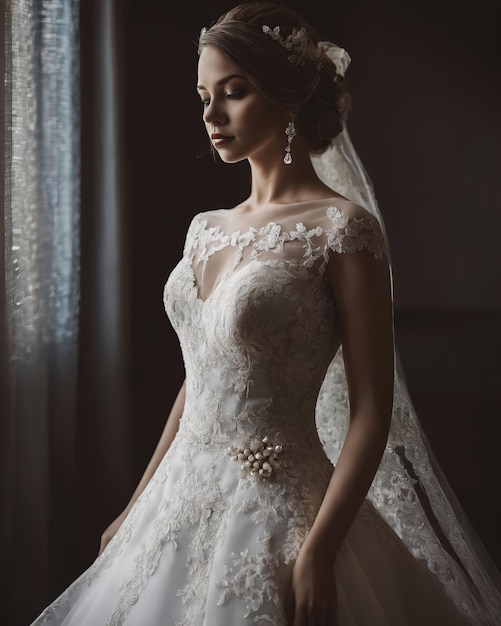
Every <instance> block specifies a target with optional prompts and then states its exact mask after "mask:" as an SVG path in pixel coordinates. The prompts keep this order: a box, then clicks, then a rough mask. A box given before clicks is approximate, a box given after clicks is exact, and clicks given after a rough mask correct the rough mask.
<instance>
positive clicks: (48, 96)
mask: <svg viewBox="0 0 501 626" xmlns="http://www.w3.org/2000/svg"><path fill="white" fill-rule="evenodd" d="M113 7H114V3H113V1H112V0H103V1H98V0H88V1H87V2H86V3H85V12H84V14H83V21H85V23H86V32H87V40H86V43H85V46H86V49H87V62H86V65H85V68H82V65H81V54H80V53H81V37H80V34H81V33H80V29H81V22H82V19H81V17H82V11H83V8H82V7H81V6H80V5H79V0H1V1H0V10H1V15H2V19H1V20H0V24H1V30H2V33H1V37H2V41H1V43H2V46H1V49H2V53H1V65H2V67H1V70H2V77H5V81H4V80H2V81H1V87H0V89H1V90H2V93H1V96H2V97H1V98H0V101H1V103H2V105H1V107H0V128H1V130H0V141H1V147H2V149H1V150H0V153H1V156H0V158H1V162H0V165H1V166H2V167H1V170H2V178H1V181H0V192H1V196H0V198H1V203H0V206H1V211H2V218H3V219H2V220H1V221H0V252H1V254H0V269H1V271H0V417H1V420H0V429H1V430H0V459H1V460H0V471H1V475H0V502H1V504H0V506H1V507H2V509H3V510H2V512H1V515H0V520H1V521H0V524H1V527H0V549H1V552H0V568H1V575H2V576H1V578H2V583H1V584H0V588H1V593H2V594H3V595H4V597H3V598H2V607H3V609H2V623H3V619H4V617H5V619H6V620H7V621H6V622H5V623H9V624H10V625H11V626H14V625H15V624H25V623H28V622H29V621H31V619H32V618H33V616H34V614H35V613H36V612H37V611H39V610H40V609H41V608H42V607H43V605H44V604H46V603H47V602H48V601H49V600H50V599H51V598H52V597H53V595H54V594H55V593H56V592H57V591H60V589H61V586H64V585H65V584H67V583H68V578H69V577H70V575H69V573H68V572H69V571H71V576H73V575H75V574H76V573H77V571H76V569H78V568H79V567H81V564H78V565H75V563H76V562H77V561H78V558H77V557H76V556H75V555H76V554H78V547H76V546H75V536H79V532H78V527H79V526H80V527H81V526H82V525H84V524H85V523H86V522H85V519H84V520H83V521H81V522H78V521H77V519H79V518H81V516H82V515H83V514H84V513H85V511H86V509H87V507H88V505H89V494H82V493H81V489H80V488H79V485H80V484H81V476H82V474H85V473H86V472H87V471H90V472H92V471H94V472H97V473H99V472H103V473H104V474H105V476H106V479H105V480H104V481H103V490H106V489H109V485H110V483H111V484H112V485H113V487H114V488H115V491H114V492H113V493H112V495H111V496H110V499H111V500H112V501H113V498H118V496H117V495H116V492H117V491H118V492H120V489H119V488H118V490H117V485H118V486H119V483H120V481H121V480H122V481H125V482H126V481H127V476H128V470H127V464H128V461H130V460H129V459H128V456H127V450H128V448H127V435H126V433H127V420H126V419H124V416H125V414H126V410H125V408H124V407H125V406H126V405H127V400H126V395H125V393H124V389H123V388H124V370H125V363H126V358H125V350H124V348H123V346H124V345H125V343H126V341H125V339H124V335H125V332H124V319H125V317H124V315H123V313H122V309H123V308H124V307H123V293H124V289H123V283H122V274H123V272H122V265H121V262H120V259H121V233H120V216H119V211H118V206H119V186H120V185H119V169H120V168H119V161H118V157H117V136H118V126H117V119H118V116H117V112H116V105H115V101H114V98H115V97H116V78H117V73H116V59H115V56H114V54H115V52H114V51H115V41H114V37H113V20H114V9H113ZM88 59H91V62H90V63H89V62H88ZM82 69H85V72H86V80H87V87H86V88H87V93H88V95H87V100H86V101H85V106H86V110H87V122H86V132H87V133H89V136H87V137H86V139H85V141H82V133H81V129H82V119H84V118H82V115H81V113H82V111H81V108H82V107H81V104H80V103H81V97H80V95H81V86H82V80H81V73H82V72H81V70H82ZM82 91H83V89H82ZM89 94H90V95H89ZM82 147H84V150H83V151H82ZM81 158H82V161H83V160H86V161H87V164H86V165H85V164H84V163H82V165H85V166H84V167H81V163H80V161H81ZM81 174H83V177H84V179H85V180H87V182H88V183H89V184H88V185H87V187H86V188H85V189H83V186H82V185H81ZM92 440H99V441H100V444H99V446H97V449H96V450H89V449H88V447H86V444H87V443H88V442H89V441H92ZM89 459H91V460H92V462H89ZM89 468H90V469H89ZM117 475H118V476H120V478H119V479H117V478H116V477H117ZM56 477H57V478H56ZM123 504H125V503H123ZM104 508H105V509H106V507H104ZM82 512H84V513H82ZM116 512H117V513H118V511H116ZM87 514H88V516H90V514H89V513H88V510H87ZM105 515H106V518H107V519H108V522H109V521H111V520H110V519H109V517H110V512H109V511H105ZM79 516H80V517H79ZM97 518H98V521H97V522H95V523H98V524H102V521H101V520H100V519H99V515H97ZM91 526H92V525H91ZM93 534H95V535H96V537H95V539H96V540H97V539H98V534H97V533H96V531H95V530H94V529H93ZM68 561H69V562H70V564H69V565H68ZM72 568H73V570H72Z"/></svg>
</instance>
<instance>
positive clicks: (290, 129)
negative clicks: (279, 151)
mask: <svg viewBox="0 0 501 626" xmlns="http://www.w3.org/2000/svg"><path fill="white" fill-rule="evenodd" d="M294 120H295V115H294V113H293V114H292V119H291V121H290V122H289V123H288V124H287V128H286V129H285V134H286V135H287V145H286V147H285V156H284V163H285V165H290V164H291V163H292V153H291V143H292V140H293V139H294V137H295V136H296V135H297V130H296V125H295V124H294Z"/></svg>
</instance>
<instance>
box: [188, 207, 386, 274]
mask: <svg viewBox="0 0 501 626" xmlns="http://www.w3.org/2000/svg"><path fill="white" fill-rule="evenodd" d="M326 216H327V217H328V219H329V220H330V221H331V222H332V226H331V227H330V228H328V229H325V230H324V228H322V227H321V226H315V227H313V228H308V227H307V226H305V225H304V224H303V223H302V222H299V223H297V224H296V229H295V230H290V231H286V230H283V228H282V226H281V225H280V224H277V223H276V222H268V224H266V225H265V226H263V227H261V228H259V229H258V228H255V227H253V226H251V227H249V228H248V229H247V230H246V231H244V232H241V231H235V232H233V233H231V234H226V233H225V232H224V231H223V230H222V229H221V227H219V226H209V224H208V220H207V219H206V218H205V217H204V214H203V213H200V214H199V215H197V216H195V218H194V219H193V221H192V224H191V226H190V229H189V231H188V236H187V240H186V245H185V255H187V256H188V257H191V256H192V255H193V254H194V253H195V252H197V258H196V262H197V263H206V262H207V261H208V259H209V258H210V257H211V256H212V255H213V254H215V253H216V252H219V251H220V250H222V249H223V248H226V247H227V246H232V247H234V248H237V249H238V250H239V252H240V255H241V253H242V251H243V249H244V248H247V247H249V246H252V248H253V251H252V254H251V258H253V259H256V258H258V257H259V256H260V254H261V253H263V252H273V253H274V254H277V255H278V254H280V253H282V252H283V250H284V245H285V243H286V242H289V241H294V240H296V241H300V242H302V243H303V258H302V263H303V265H304V267H307V268H309V267H313V265H314V264H315V262H316V261H317V260H318V259H319V258H321V257H323V258H324V260H325V262H328V253H329V250H331V251H333V252H336V253H346V254H352V253H354V252H359V251H361V250H368V251H369V252H371V253H372V254H373V256H374V257H375V258H376V259H383V258H385V257H387V247H386V242H385V239H384V235H383V233H382V231H381V228H380V226H379V223H378V221H377V219H376V218H375V217H374V216H372V215H371V214H367V215H364V216H362V217H358V218H357V217H353V216H350V215H347V214H346V213H344V212H343V211H340V210H339V209H338V208H337V207H334V206H332V207H329V208H328V209H327V211H326ZM321 238H324V242H322V240H321Z"/></svg>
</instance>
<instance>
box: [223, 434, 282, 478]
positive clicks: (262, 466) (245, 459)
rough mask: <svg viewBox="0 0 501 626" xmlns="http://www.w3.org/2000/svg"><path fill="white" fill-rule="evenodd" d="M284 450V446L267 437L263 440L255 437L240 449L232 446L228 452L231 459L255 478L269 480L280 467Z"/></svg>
mask: <svg viewBox="0 0 501 626" xmlns="http://www.w3.org/2000/svg"><path fill="white" fill-rule="evenodd" d="M283 451H284V448H283V445H282V444H279V443H276V442H273V441H272V438H271V437H269V436H268V435H265V436H264V437H263V438H262V439H259V437H255V438H254V439H252V440H251V441H249V442H246V443H245V444H243V445H242V446H240V447H238V448H237V447H235V446H230V447H229V448H228V452H229V454H230V456H231V459H232V460H233V461H235V462H237V463H238V464H239V465H240V467H241V468H242V469H243V470H244V471H245V472H246V473H249V474H250V475H251V476H252V477H253V478H257V479H261V480H267V479H268V478H270V476H271V475H272V473H273V470H276V469H277V468H278V467H279V465H280V459H279V457H280V455H281V454H282V453H283Z"/></svg>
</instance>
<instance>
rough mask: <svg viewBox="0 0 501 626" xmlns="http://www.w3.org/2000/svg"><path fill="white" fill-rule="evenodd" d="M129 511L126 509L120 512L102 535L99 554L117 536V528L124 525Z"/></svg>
mask: <svg viewBox="0 0 501 626" xmlns="http://www.w3.org/2000/svg"><path fill="white" fill-rule="evenodd" d="M128 512H129V511H128V510H127V509H126V510H125V511H123V512H122V513H120V515H119V516H118V517H117V518H116V520H114V521H113V522H111V524H110V525H109V526H108V528H107V529H106V530H105V531H104V533H103V534H102V535H101V545H100V546H99V554H98V556H99V555H100V554H101V553H102V551H103V550H104V549H105V548H106V546H107V545H108V544H109V543H110V541H111V540H112V539H113V537H114V536H115V534H116V532H117V530H118V529H119V528H120V526H121V525H122V523H123V521H124V519H125V518H126V517H127V514H128Z"/></svg>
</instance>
